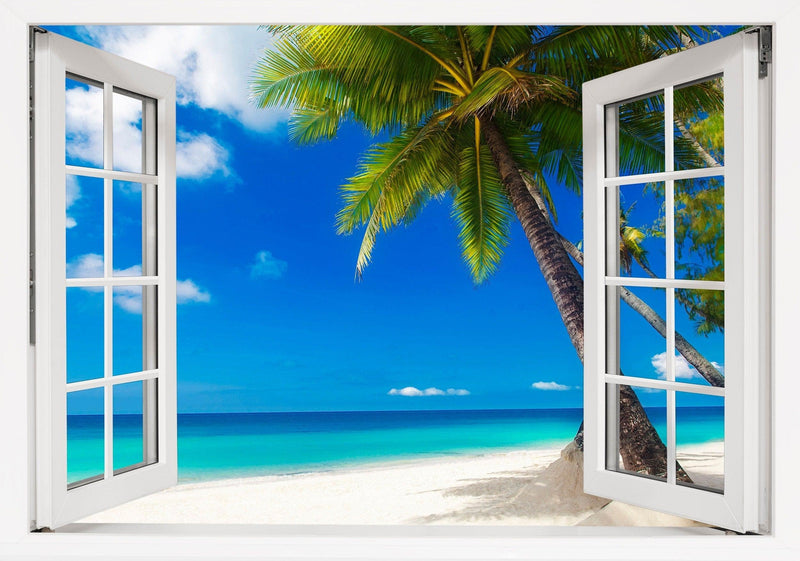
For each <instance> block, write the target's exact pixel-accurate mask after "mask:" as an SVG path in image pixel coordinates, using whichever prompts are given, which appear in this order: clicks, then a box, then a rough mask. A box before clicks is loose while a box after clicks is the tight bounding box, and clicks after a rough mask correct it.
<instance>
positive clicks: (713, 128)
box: [673, 76, 725, 169]
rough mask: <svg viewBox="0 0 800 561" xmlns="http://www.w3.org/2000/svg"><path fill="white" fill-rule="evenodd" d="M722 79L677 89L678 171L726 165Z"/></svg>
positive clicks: (675, 106)
mask: <svg viewBox="0 0 800 561" xmlns="http://www.w3.org/2000/svg"><path fill="white" fill-rule="evenodd" d="M722 82H723V80H722V77H721V76H719V77H716V78H710V79H708V80H704V81H702V82H698V83H694V84H691V85H689V86H683V87H676V88H675V90H674V94H673V95H674V100H675V101H674V109H673V115H674V117H675V127H674V135H675V169H691V168H707V167H714V166H716V165H720V166H721V165H724V163H725V135H724V130H725V127H724V125H725V114H724V92H723V89H724V88H723V83H722Z"/></svg>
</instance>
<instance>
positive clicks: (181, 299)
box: [175, 279, 211, 304]
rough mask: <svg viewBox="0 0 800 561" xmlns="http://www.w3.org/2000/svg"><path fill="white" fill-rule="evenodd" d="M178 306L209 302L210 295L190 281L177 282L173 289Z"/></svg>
mask: <svg viewBox="0 0 800 561" xmlns="http://www.w3.org/2000/svg"><path fill="white" fill-rule="evenodd" d="M175 293H176V296H177V299H178V304H185V303H187V302H210V301H211V295H210V294H209V293H208V292H206V291H205V290H202V289H201V288H200V287H198V286H197V285H196V284H195V283H194V282H193V281H192V279H186V280H182V281H178V284H177V286H176V287H175Z"/></svg>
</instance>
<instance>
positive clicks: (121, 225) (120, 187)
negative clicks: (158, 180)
mask: <svg viewBox="0 0 800 561" xmlns="http://www.w3.org/2000/svg"><path fill="white" fill-rule="evenodd" d="M147 188H148V189H155V187H153V186H148V187H147ZM153 243H155V241H153ZM113 244H114V276H116V277H138V276H141V275H142V184H141V183H129V182H127V181H114V241H113Z"/></svg>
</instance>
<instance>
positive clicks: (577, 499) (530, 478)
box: [407, 447, 609, 525]
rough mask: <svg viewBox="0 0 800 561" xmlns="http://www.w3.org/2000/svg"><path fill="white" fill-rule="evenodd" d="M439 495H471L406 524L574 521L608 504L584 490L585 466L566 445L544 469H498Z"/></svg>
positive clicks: (549, 523) (572, 522) (565, 522)
mask: <svg viewBox="0 0 800 561" xmlns="http://www.w3.org/2000/svg"><path fill="white" fill-rule="evenodd" d="M432 492H440V493H442V494H443V496H445V497H448V496H458V497H473V498H474V500H472V501H470V502H469V504H467V505H466V506H465V507H463V508H460V509H457V510H451V511H449V512H443V513H438V514H431V515H428V516H420V517H416V518H413V519H410V520H408V521H407V522H408V523H410V524H436V523H439V524H441V523H445V524H446V523H464V522H472V523H482V522H483V523H491V522H495V523H496V522H499V521H504V520H509V519H516V521H529V522H530V523H533V524H543V525H572V524H576V523H578V522H580V521H581V520H583V519H585V518H587V517H588V516H591V515H592V514H593V513H595V512H596V511H597V510H599V509H600V508H602V507H604V506H605V505H606V504H608V503H609V500H608V499H603V498H600V497H595V496H592V495H587V494H585V493H584V492H583V466H582V462H581V461H580V458H577V457H576V456H575V454H574V453H573V451H571V450H569V447H568V448H567V449H565V450H564V451H562V453H561V458H559V459H557V460H556V461H555V462H553V463H552V464H550V465H549V466H547V467H546V468H543V469H542V468H532V469H529V470H519V471H511V472H499V473H498V474H497V475H496V476H493V477H486V478H481V479H473V480H468V481H466V482H465V483H464V484H462V485H458V486H455V487H450V488H448V489H440V490H437V491H432Z"/></svg>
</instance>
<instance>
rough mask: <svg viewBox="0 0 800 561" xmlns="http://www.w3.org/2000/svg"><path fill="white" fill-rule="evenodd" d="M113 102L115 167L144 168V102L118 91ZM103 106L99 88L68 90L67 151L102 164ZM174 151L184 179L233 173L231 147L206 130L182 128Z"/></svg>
mask: <svg viewBox="0 0 800 561" xmlns="http://www.w3.org/2000/svg"><path fill="white" fill-rule="evenodd" d="M113 103H114V167H115V168H116V169H121V170H124V171H137V172H138V171H141V170H142V131H141V128H140V127H141V119H142V104H141V102H139V101H137V100H135V99H133V98H130V97H127V96H124V95H115V96H114V102H113ZM102 107H103V98H102V92H101V91H100V90H99V89H98V88H89V89H88V90H86V89H84V88H82V87H72V88H70V89H68V90H67V91H66V123H67V137H68V138H67V153H68V154H69V155H70V156H71V157H73V158H77V159H80V160H83V161H86V162H88V163H89V164H90V165H93V166H98V167H101V166H102V165H103V111H102ZM98 109H99V110H98ZM175 151H176V153H175V159H176V167H177V175H178V177H180V178H182V179H193V180H199V179H207V178H209V177H211V176H213V175H215V174H218V173H219V174H221V175H222V176H223V177H231V176H232V175H233V174H232V173H231V171H230V169H229V167H228V160H229V159H230V155H229V153H228V150H227V149H226V148H225V147H223V146H222V145H221V144H220V143H219V142H217V141H216V140H215V139H214V138H212V137H211V136H209V135H208V134H206V133H191V132H188V131H185V130H179V131H178V133H177V145H176V148H175ZM68 198H69V194H68ZM73 202H74V201H73Z"/></svg>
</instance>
